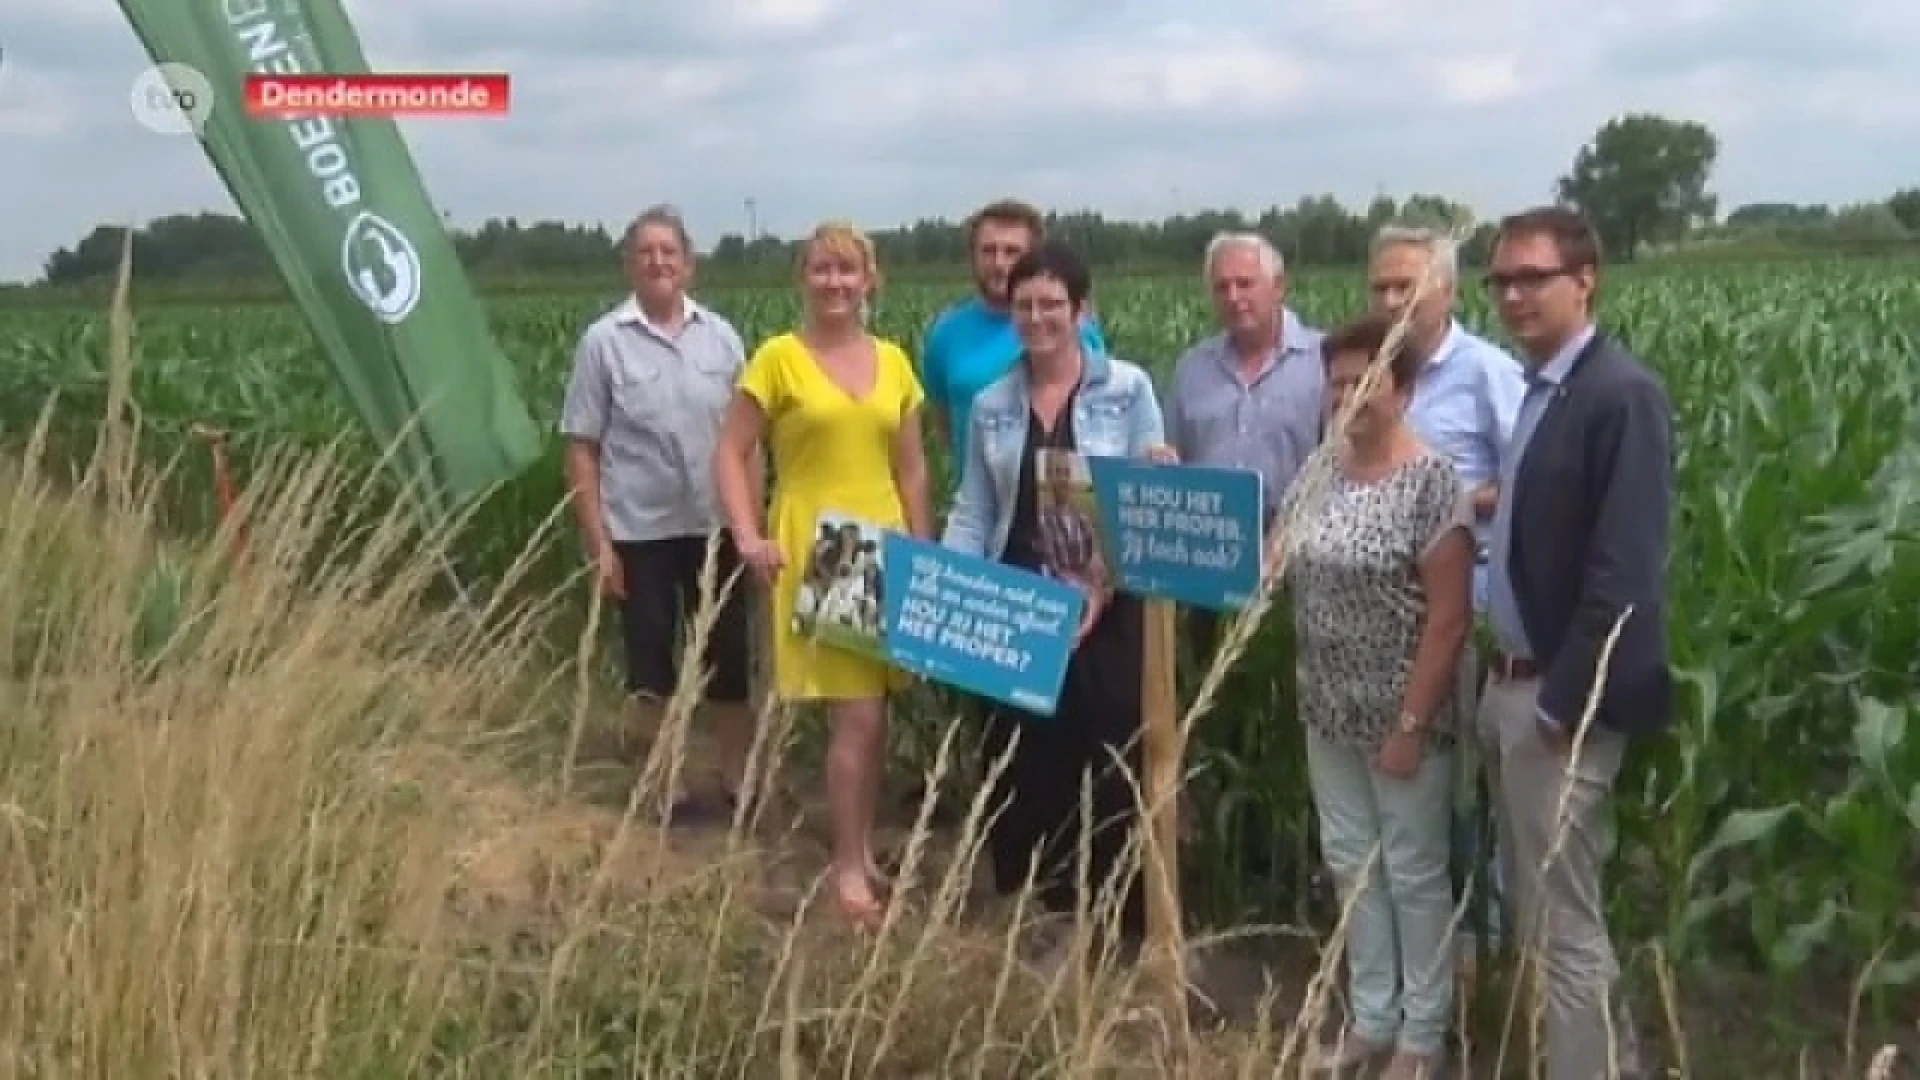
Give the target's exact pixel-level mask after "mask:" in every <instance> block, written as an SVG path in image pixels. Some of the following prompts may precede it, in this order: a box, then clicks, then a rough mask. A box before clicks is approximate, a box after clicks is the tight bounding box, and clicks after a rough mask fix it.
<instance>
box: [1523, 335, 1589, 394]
mask: <svg viewBox="0 0 1920 1080" xmlns="http://www.w3.org/2000/svg"><path fill="white" fill-rule="evenodd" d="M1593 335H1594V325H1593V324H1592V323H1588V324H1587V325H1586V326H1584V327H1581V328H1580V332H1579V333H1577V334H1575V335H1573V338H1572V339H1571V340H1569V341H1568V342H1567V343H1566V344H1565V345H1562V346H1561V347H1560V351H1559V352H1557V353H1554V354H1553V356H1552V357H1551V358H1549V359H1548V360H1547V362H1546V363H1544V364H1541V365H1540V366H1539V368H1537V369H1535V370H1534V371H1532V372H1531V373H1529V377H1530V378H1531V379H1532V380H1533V381H1535V382H1544V383H1549V384H1551V385H1553V386H1559V385H1560V384H1562V383H1564V382H1566V381H1567V376H1568V375H1571V374H1573V362H1574V361H1575V360H1577V359H1579V357H1580V353H1581V352H1582V351H1583V350H1585V349H1586V347H1587V344H1588V343H1589V342H1591V341H1592V340H1593Z"/></svg>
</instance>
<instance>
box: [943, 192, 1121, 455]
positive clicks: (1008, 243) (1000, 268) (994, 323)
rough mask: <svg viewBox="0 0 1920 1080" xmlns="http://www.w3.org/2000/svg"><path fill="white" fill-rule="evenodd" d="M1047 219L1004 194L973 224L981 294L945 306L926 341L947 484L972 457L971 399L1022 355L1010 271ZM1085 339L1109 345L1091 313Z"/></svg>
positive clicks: (1100, 347) (1098, 346) (1099, 346)
mask: <svg viewBox="0 0 1920 1080" xmlns="http://www.w3.org/2000/svg"><path fill="white" fill-rule="evenodd" d="M1045 232H1046V221H1045V219H1044V218H1042V217H1041V215H1040V211H1038V210H1036V209H1034V208H1033V207H1031V206H1028V205H1027V204H1026V203H1022V202H1017V201H1014V200H1010V199H1009V200H1002V201H1000V202H996V203H992V204H989V205H987V206H985V207H982V208H981V209H980V210H979V211H978V212H976V213H975V214H974V215H973V217H972V218H971V219H970V220H969V221H968V223H967V235H968V248H969V251H970V252H971V257H972V261H973V280H974V283H975V285H976V286H977V288H978V294H977V295H975V296H973V297H972V298H970V299H968V300H965V301H963V302H961V303H958V304H955V305H954V306H952V307H950V308H948V309H947V310H945V311H943V312H941V313H940V316H939V317H938V318H936V319H935V320H934V321H933V325H932V326H930V327H928V328H927V336H926V340H925V341H924V342H922V344H921V348H920V382H921V385H922V387H923V388H924V389H925V390H926V394H927V404H928V406H929V408H928V410H927V413H928V416H929V417H930V420H931V424H932V428H933V430H934V431H935V432H937V433H938V435H937V437H940V438H944V439H945V440H946V442H947V452H948V454H949V455H950V456H949V457H948V459H947V461H948V476H947V480H948V485H949V487H951V486H952V485H953V484H956V483H958V482H959V479H960V467H961V463H962V462H964V461H966V460H967V453H966V450H967V424H968V422H969V420H970V418H971V416H972V412H973V399H974V398H975V397H976V396H978V395H979V393H980V391H982V390H985V389H986V388H987V387H989V386H991V385H993V384H994V383H996V382H998V381H999V380H1000V378H1001V377H1002V376H1004V375H1006V373H1007V372H1008V371H1010V370H1012V369H1013V365H1014V363H1015V362H1016V361H1018V360H1019V359H1020V336H1019V334H1018V332H1016V331H1015V330H1014V327H1013V313H1012V309H1011V308H1010V307H1009V306H1008V296H1007V272H1008V271H1010V270H1012V269H1013V264H1014V263H1015V262H1018V261H1019V259H1020V256H1022V255H1025V254H1026V253H1027V252H1028V251H1030V250H1032V249H1033V248H1034V247H1036V246H1038V245H1039V243H1040V241H1041V240H1042V239H1044V237H1045ZM1080 338H1081V342H1082V343H1083V344H1084V345H1085V347H1086V348H1088V349H1089V350H1092V351H1095V352H1106V351H1107V345H1106V341H1105V340H1104V339H1103V338H1102V337H1101V334H1100V326H1099V324H1098V322H1096V321H1095V320H1094V318H1093V317H1092V315H1091V314H1089V315H1088V317H1087V318H1086V320H1085V321H1084V322H1082V323H1081V326H1080Z"/></svg>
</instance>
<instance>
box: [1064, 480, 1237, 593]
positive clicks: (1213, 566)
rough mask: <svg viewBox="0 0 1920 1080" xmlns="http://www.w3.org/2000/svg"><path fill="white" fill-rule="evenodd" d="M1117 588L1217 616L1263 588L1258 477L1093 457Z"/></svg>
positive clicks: (1096, 500) (1098, 503)
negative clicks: (1216, 613) (1118, 585)
mask: <svg viewBox="0 0 1920 1080" xmlns="http://www.w3.org/2000/svg"><path fill="white" fill-rule="evenodd" d="M1087 469H1088V471H1089V473H1090V474H1091V477H1092V480H1093V498H1094V503H1095V505H1096V506H1097V507H1098V508H1099V511H1100V529H1101V532H1102V533H1103V534H1104V539H1105V543H1106V548H1107V551H1108V553H1109V558H1111V559H1113V560H1114V562H1115V564H1116V566H1117V576H1118V577H1119V579H1120V588H1122V589H1124V590H1126V591H1127V592H1130V593H1137V594H1140V595H1143V596H1152V597H1158V598H1161V599H1166V600H1174V601H1177V602H1179V603H1183V604H1191V605H1193V606H1194V607H1202V608H1209V609H1212V610H1214V611H1236V610H1238V609H1240V608H1243V607H1246V606H1247V605H1248V604H1249V603H1251V602H1252V601H1253V597H1254V594H1256V593H1257V592H1259V590H1260V568H1261V563H1262V556H1263V554H1264V548H1265V542H1264V541H1265V537H1264V535H1263V530H1262V523H1263V520H1264V518H1265V514H1264V513H1263V512H1262V508H1263V506H1264V502H1263V499H1262V497H1261V490H1260V488H1261V479H1260V474H1259V473H1257V472H1252V471H1247V470H1241V469H1217V468H1209V467H1204V466H1198V465H1161V464H1157V463H1155V462H1150V461H1135V460H1130V459H1127V458H1117V457H1089V458H1088V459H1087Z"/></svg>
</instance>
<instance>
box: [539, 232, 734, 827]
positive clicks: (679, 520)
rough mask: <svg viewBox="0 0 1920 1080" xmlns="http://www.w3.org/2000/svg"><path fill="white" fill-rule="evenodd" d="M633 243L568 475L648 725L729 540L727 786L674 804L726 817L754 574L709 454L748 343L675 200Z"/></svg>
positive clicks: (722, 601) (718, 644)
mask: <svg viewBox="0 0 1920 1080" xmlns="http://www.w3.org/2000/svg"><path fill="white" fill-rule="evenodd" d="M621 247H622V254H623V261H624V263H625V268H626V272H627V277H628V280H629V281H630V282H631V284H632V288H633V293H632V295H630V296H629V297H628V298H627V299H626V300H625V301H623V302H622V303H620V304H619V305H617V306H616V307H614V308H613V310H611V311H609V312H607V313H606V314H605V315H603V316H601V317H600V318H599V319H598V320H596V321H595V322H594V323H593V324H592V325H591V326H589V327H588V328H587V330H586V333H585V334H583V335H582V336H581V339H580V345H579V348H578V350H577V352H576V353H575V356H574V366H573V376H572V378H571V380H570V381H569V383H568V385H567V395H566V403H565V405H564V406H563V408H562V414H561V418H560V430H561V433H562V434H564V435H566V436H567V440H568V443H567V455H566V468H567V479H568V481H569V485H570V487H571V489H572V492H573V496H574V497H573V508H574V516H575V518H576V519H577V520H578V522H579V524H580V530H581V532H582V534H583V535H584V538H585V540H586V544H587V549H588V551H589V552H590V553H591V554H592V557H593V559H594V562H595V568H596V571H597V573H598V576H599V581H600V586H601V588H602V589H603V590H604V591H605V592H606V593H607V595H608V596H609V597H611V598H613V599H614V600H615V601H616V602H618V603H619V605H620V612H621V616H622V619H621V621H622V624H623V630H624V637H625V645H626V667H627V690H628V692H629V693H630V694H632V695H633V698H634V701H635V703H636V706H637V709H638V711H639V713H640V716H639V717H638V719H639V720H640V721H641V723H642V724H643V725H649V729H650V730H658V727H659V721H660V719H661V717H660V711H661V708H662V706H663V705H664V704H665V703H666V702H667V701H668V700H669V699H671V698H672V697H673V695H674V691H675V688H676V687H677V686H678V685H679V681H680V674H681V673H680V657H681V653H682V648H681V645H680V639H681V634H682V632H683V631H686V632H691V624H692V618H693V616H694V614H695V613H696V612H697V611H698V610H699V608H700V606H701V604H702V579H703V577H704V576H705V571H706V563H707V553H708V547H709V537H715V538H716V540H717V544H718V547H717V550H716V551H715V561H716V566H715V569H714V577H713V579H712V581H713V590H714V593H713V594H712V597H713V600H712V601H710V602H716V601H717V603H718V604H719V607H718V611H717V613H716V617H715V620H714V623H713V626H712V629H711V632H710V634H709V636H708V638H707V641H706V652H705V658H704V664H705V667H706V668H707V671H706V672H705V674H706V677H707V682H706V694H705V700H706V702H707V703H708V704H709V705H710V706H711V714H712V715H711V722H712V723H713V727H714V734H715V736H716V739H715V741H716V742H717V743H718V744H719V746H718V749H719V756H720V777H719V783H718V790H717V791H708V792H698V791H695V792H691V793H689V794H688V795H686V796H685V797H683V798H682V799H680V800H679V801H678V802H676V803H675V805H674V807H673V816H674V820H675V821H676V822H678V823H682V824H690V823H696V822H702V821H705V822H717V821H721V820H726V819H728V818H729V817H731V815H732V812H733V811H734V809H735V808H736V804H737V801H738V797H739V792H740V789H741V785H742V783H743V780H744V773H745V770H746V759H747V754H748V751H749V749H750V748H751V745H752V739H753V711H752V705H751V701H750V696H751V695H750V690H751V682H752V679H751V664H750V657H749V641H750V639H751V633H750V626H749V622H748V614H747V612H748V603H747V596H746V590H747V588H748V585H747V582H746V580H745V578H744V577H743V576H741V575H739V573H738V571H739V565H740V564H739V556H738V553H737V552H736V551H735V550H734V549H733V546H732V542H731V539H730V537H729V536H728V534H727V531H726V529H725V527H724V519H723V518H722V516H721V514H720V512H719V504H718V499H717V497H716V496H715V493H714V490H713V476H712V470H711V468H710V467H709V462H711V460H712V458H713V450H714V444H715V441H716V439H717V438H718V435H719V429H720V419H721V416H722V415H723V413H724V412H725V409H726V405H727V402H728V400H729V399H730V398H731V396H732V394H733V389H734V383H735V382H736V380H737V379H738V378H739V376H740V372H741V370H742V369H743V368H744V367H745V366H746V347H745V345H744V344H743V343H742V342H741V340H740V335H739V334H738V333H737V332H736V331H735V330H734V328H733V326H732V325H731V324H729V323H728V322H727V321H726V320H725V319H723V318H721V317H720V316H719V315H718V314H716V313H715V312H713V311H712V310H711V309H709V308H707V307H705V306H703V305H701V304H699V303H696V302H695V301H694V300H693V299H692V298H691V297H689V296H688V295H687V291H686V290H687V284H688V282H689V281H690V280H691V278H692V272H693V258H694V256H693V245H692V243H691V242H690V240H689V238H688V235H687V229H686V225H685V223H684V222H683V221H682V220H681V218H680V216H679V214H678V213H677V212H675V211H674V210H672V209H671V208H669V207H665V206H656V207H653V208H651V209H649V210H647V211H646V212H644V213H642V214H641V215H640V216H639V217H638V218H636V219H635V220H634V223H633V224H632V225H631V226H629V227H628V229H627V232H626V235H625V237H624V238H623V239H622V241H621Z"/></svg>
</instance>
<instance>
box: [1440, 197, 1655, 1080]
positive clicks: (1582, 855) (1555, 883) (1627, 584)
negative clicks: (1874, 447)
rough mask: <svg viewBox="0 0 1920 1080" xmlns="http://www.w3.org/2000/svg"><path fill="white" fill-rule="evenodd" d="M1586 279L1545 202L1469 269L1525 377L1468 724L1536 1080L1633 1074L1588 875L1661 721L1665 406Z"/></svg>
mask: <svg viewBox="0 0 1920 1080" xmlns="http://www.w3.org/2000/svg"><path fill="white" fill-rule="evenodd" d="M1599 273H1600V250H1599V242H1598V239H1597V238H1596V236H1595V234H1594V231H1593V228H1592V226H1591V225H1590V224H1589V223H1588V222H1587V221H1586V220H1585V219H1584V218H1583V217H1582V216H1581V215H1580V214H1578V213H1577V212H1575V211H1573V210H1569V209H1564V208H1560V207H1549V208H1542V209H1537V210H1530V211H1527V212H1525V213H1521V214H1516V215H1514V216H1512V217H1509V218H1507V219H1506V220H1504V221H1503V222H1501V224H1500V230H1499V234H1498V237H1497V239H1496V241H1495V245H1494V252H1493V260H1492V265H1491V268H1490V269H1489V272H1488V274H1487V287H1488V290H1489V292H1490V293H1491V294H1492V298H1493V300H1494V302H1495V306H1496V307H1497V308H1498V310H1499V314H1500V320H1501V322H1502V323H1503V324H1504V325H1505V326H1506V329H1507V332H1508V335H1509V336H1510V337H1511V339H1512V340H1513V343H1514V344H1515V345H1516V346H1517V347H1518V351H1519V353H1520V356H1521V359H1522V362H1523V363H1524V364H1525V366H1526V368H1527V376H1528V386H1527V393H1526V397H1525V398H1524V399H1523V400H1522V403H1521V406H1520V413H1519V417H1518V420H1517V422H1516V424H1515V428H1514V434H1513V440H1514V441H1513V446H1512V448H1511V449H1512V451H1513V452H1512V453H1510V454H1508V455H1507V458H1508V464H1507V467H1506V475H1504V476H1502V477H1501V482H1500V493H1499V502H1498V504H1497V506H1496V508H1495V512H1494V521H1493V528H1492V530H1491V531H1492V536H1491V537H1490V543H1491V547H1492V551H1491V553H1490V558H1489V561H1488V583H1487V584H1488V590H1487V592H1488V596H1487V601H1488V616H1489V618H1490V621H1491V622H1492V624H1493V629H1494V633H1495V636H1496V638H1497V639H1498V643H1499V651H1498V653H1496V655H1495V656H1494V657H1493V658H1492V664H1491V671H1490V673H1489V676H1488V680H1487V686H1486V692H1485V694H1484V695H1483V697H1482V700H1481V704H1480V710H1479V716H1478V727H1479V735H1480V739H1481V743H1482V745H1483V748H1484V752H1485V754H1486V759H1487V763H1488V770H1489V776H1490V778H1491V779H1492V781H1493V786H1494V788H1495V789H1496V796H1495V802H1496V808H1497V818H1498V821H1497V823H1498V827H1499V830H1500V836H1501V846H1502V847H1503V848H1504V849H1505V856H1506V860H1507V863H1506V867H1505V869H1506V870H1507V873H1508V875H1509V878H1508V880H1509V881H1510V882H1511V883H1512V886H1513V894H1512V897H1511V900H1512V902H1513V904H1514V910H1513V912H1512V915H1513V917H1514V918H1515V919H1516V920H1517V922H1518V924H1519V927H1520V929H1521V934H1520V937H1519V940H1518V942H1517V943H1518V944H1519V945H1520V946H1521V947H1522V950H1523V952H1522V957H1523V958H1524V960H1525V961H1526V962H1527V964H1528V965H1529V971H1530V974H1531V976H1532V977H1533V978H1535V979H1536V980H1537V981H1536V985H1537V986H1538V987H1539V989H1540V990H1542V991H1543V992H1544V993H1545V994H1546V1002H1545V1004H1546V1017H1545V1019H1546V1025H1545V1027H1546V1043H1547V1045H1546V1051H1547V1076H1548V1077H1549V1080H1599V1078H1601V1077H1615V1076H1620V1077H1635V1076H1639V1075H1641V1074H1642V1072H1641V1070H1642V1063H1641V1061H1640V1060H1639V1050H1638V1041H1637V1039H1636V1038H1635V1036H1634V1028H1633V1024H1632V1023H1631V1022H1630V1019H1629V1017H1628V1015H1627V1010H1626V1007H1625V1004H1624V1002H1622V1001H1621V1000H1620V995H1619V994H1618V993H1617V986H1618V982H1619V975H1620V965H1619V960H1618V957H1617V956H1616V954H1615V952H1614V948H1613V943H1612V941H1611V939H1610V937H1609V935H1608V933H1607V926H1606V919H1605V912H1604V908H1603V903H1604V900H1605V895H1604V892H1603V889H1602V884H1601V870H1602V866H1603V863H1604V860H1605V851H1606V848H1607V846H1608V844H1607V839H1608V837H1607V832H1608V829H1609V828H1610V827H1611V824H1612V821H1611V816H1610V813H1611V807H1610V800H1611V795H1612V789H1613V784H1614V780H1615V777H1616V776H1617V775H1618V773H1619V770H1620V762H1621V757H1622V755H1623V753H1624V752H1625V749H1626V746H1627V743H1628V740H1629V739H1630V738H1631V737H1632V736H1635V735H1639V734H1643V733H1648V732H1653V731H1656V730H1658V729H1660V728H1663V727H1664V726H1665V725H1666V724H1667V723H1668V720H1669V714H1670V711H1671V700H1672V685H1671V680H1670V676H1669V669H1668V664H1667V635H1666V561H1667V543H1668V532H1669V528H1670V524H1669V522H1670V515H1671V512H1672V505H1673V489H1674V464H1673V462H1674V454H1673V419H1672V410H1671V407H1670V405H1669V403H1668V399H1667V392H1666V389H1665V387H1664V386H1663V385H1662V384H1661V381H1660V379H1659V377H1658V376H1656V375H1655V374H1654V373H1653V372H1652V371H1650V370H1648V369H1647V368H1646V367H1645V366H1644V365H1642V364H1641V363H1640V362H1639V361H1638V360H1636V359H1635V358H1634V357H1633V355H1632V354H1631V353H1629V352H1628V351H1627V349H1626V347H1625V346H1624V345H1622V344H1621V343H1620V342H1619V341H1618V340H1616V339H1614V338H1613V337H1611V336H1609V335H1608V334H1607V333H1606V332H1605V331H1602V330H1600V329H1598V328H1597V327H1596V326H1595V325H1594V314H1593V313H1594V297H1595V292H1596V287H1597V285H1598V280H1599ZM1596 683H1597V685H1596Z"/></svg>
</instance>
